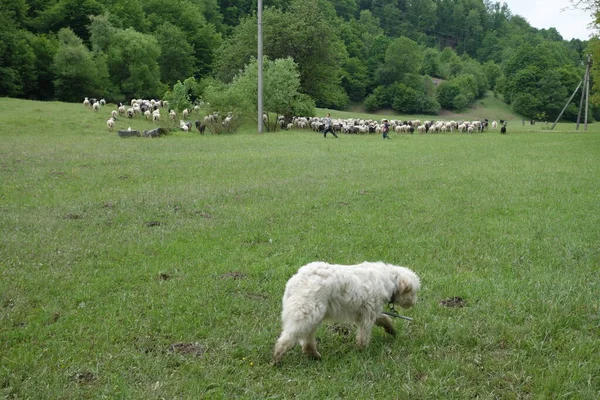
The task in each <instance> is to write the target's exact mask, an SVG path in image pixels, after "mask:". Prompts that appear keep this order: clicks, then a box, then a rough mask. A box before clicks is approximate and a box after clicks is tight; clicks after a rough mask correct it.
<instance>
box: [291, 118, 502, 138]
mask: <svg viewBox="0 0 600 400" xmlns="http://www.w3.org/2000/svg"><path fill="white" fill-rule="evenodd" d="M382 121H383V120H382ZM331 122H332V128H333V131H334V132H339V133H347V134H364V133H381V132H382V125H383V123H382V122H379V121H376V120H372V119H357V118H347V119H332V121H331ZM389 125H390V130H392V129H393V130H394V131H395V132H397V133H414V132H415V131H416V132H418V133H445V132H454V131H457V132H464V133H473V132H483V131H484V130H487V129H488V128H489V127H490V126H491V128H492V129H494V130H495V129H497V128H498V126H499V124H498V122H496V121H492V122H491V124H490V122H489V121H488V120H487V119H485V120H482V121H421V120H413V121H402V120H389ZM500 125H501V131H500V132H501V133H506V121H500ZM280 126H282V127H283V125H282V123H280ZM294 128H296V129H309V128H310V129H312V130H313V131H316V132H321V131H323V129H324V128H325V119H324V118H319V117H312V118H306V117H294V118H293V120H292V122H291V123H289V124H287V125H286V129H294Z"/></svg>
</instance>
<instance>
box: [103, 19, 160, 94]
mask: <svg viewBox="0 0 600 400" xmlns="http://www.w3.org/2000/svg"><path fill="white" fill-rule="evenodd" d="M159 56H160V47H159V45H158V41H157V40H156V38H154V37H153V36H151V35H145V34H143V33H139V32H136V31H134V30H133V29H124V30H119V31H117V32H115V34H114V36H113V41H112V43H111V45H110V48H109V50H108V69H109V72H110V78H111V81H112V82H113V83H114V84H115V85H117V86H120V88H121V92H122V93H123V94H124V95H125V96H126V97H127V98H138V97H142V98H153V97H158V95H159V94H160V93H163V92H164V86H163V84H162V83H161V81H160V69H159V66H158V63H157V60H158V58H159Z"/></svg>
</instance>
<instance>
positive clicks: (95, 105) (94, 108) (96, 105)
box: [92, 102, 100, 111]
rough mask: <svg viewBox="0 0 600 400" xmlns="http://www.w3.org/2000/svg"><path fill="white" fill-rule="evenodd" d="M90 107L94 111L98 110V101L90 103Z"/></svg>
mask: <svg viewBox="0 0 600 400" xmlns="http://www.w3.org/2000/svg"><path fill="white" fill-rule="evenodd" d="M92 109H93V110H94V111H98V110H100V103H98V102H95V103H94V104H93V105H92Z"/></svg>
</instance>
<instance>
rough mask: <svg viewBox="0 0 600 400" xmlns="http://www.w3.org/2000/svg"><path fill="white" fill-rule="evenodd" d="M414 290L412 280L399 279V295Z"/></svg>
mask: <svg viewBox="0 0 600 400" xmlns="http://www.w3.org/2000/svg"><path fill="white" fill-rule="evenodd" d="M412 289H413V286H412V282H411V281H410V279H406V278H405V277H400V278H398V293H402V294H404V293H408V292H410V291H411V290H412Z"/></svg>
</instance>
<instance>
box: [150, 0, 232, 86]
mask: <svg viewBox="0 0 600 400" xmlns="http://www.w3.org/2000/svg"><path fill="white" fill-rule="evenodd" d="M209 8H210V7H209ZM143 9H144V11H145V12H146V14H147V23H148V25H149V27H150V30H152V31H156V30H157V29H158V27H159V26H161V25H163V24H165V23H167V22H169V23H171V24H172V25H175V26H177V27H178V28H179V29H181V31H183V32H184V33H185V36H186V38H185V40H186V41H187V43H188V44H189V45H190V46H192V48H193V51H194V53H193V56H194V58H195V66H196V69H195V71H194V76H195V77H196V78H201V77H204V76H207V75H208V74H209V73H211V72H212V69H213V63H214V57H215V51H216V49H217V48H218V47H219V46H220V44H221V35H220V34H219V33H218V32H217V31H216V28H215V25H214V24H212V23H209V22H207V20H206V18H205V16H204V14H203V13H202V12H203V7H199V6H198V4H196V3H195V2H193V1H191V0H145V1H144V2H143ZM180 47H186V46H185V44H181V46H180ZM184 63H187V61H184Z"/></svg>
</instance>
